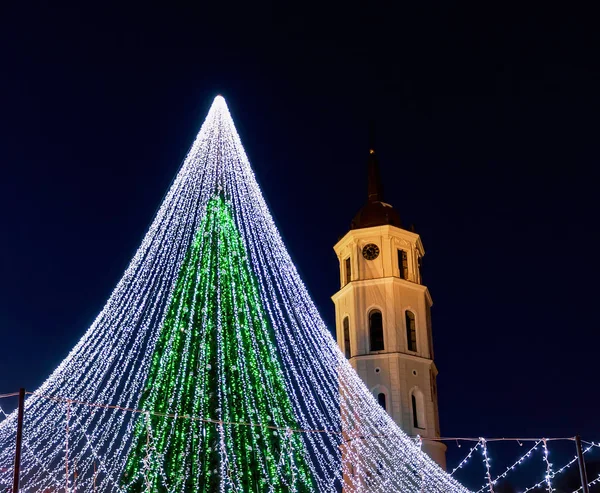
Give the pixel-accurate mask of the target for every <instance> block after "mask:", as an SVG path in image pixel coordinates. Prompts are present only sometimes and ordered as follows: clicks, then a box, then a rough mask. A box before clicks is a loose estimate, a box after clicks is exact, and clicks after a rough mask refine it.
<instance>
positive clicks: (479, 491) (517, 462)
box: [477, 440, 541, 493]
mask: <svg viewBox="0 0 600 493" xmlns="http://www.w3.org/2000/svg"><path fill="white" fill-rule="evenodd" d="M517 442H518V440H517ZM540 442H541V440H538V441H537V442H536V443H535V445H534V446H533V447H531V448H530V449H529V450H528V451H527V452H526V453H525V455H523V456H521V458H520V459H519V460H517V461H516V462H515V463H514V464H513V465H512V466H509V467H507V468H506V471H504V472H503V473H502V474H500V475H499V476H496V478H495V479H494V480H493V483H494V484H496V483H497V482H498V480H500V479H503V478H505V477H506V476H507V475H508V474H509V473H510V472H511V471H513V470H514V469H515V468H516V467H517V466H519V465H521V464H522V463H523V461H525V459H527V458H528V457H529V456H531V454H532V453H533V452H534V451H535V450H537V447H538V445H539V444H540ZM487 487H488V486H487V485H483V486H482V487H481V488H480V489H479V490H478V491H477V493H482V492H483V491H485V489H486V488H487Z"/></svg>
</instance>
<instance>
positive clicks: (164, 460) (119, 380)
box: [0, 97, 466, 493]
mask: <svg viewBox="0 0 600 493" xmlns="http://www.w3.org/2000/svg"><path fill="white" fill-rule="evenodd" d="M15 430H16V415H15V414H14V413H13V414H11V415H10V416H9V417H8V418H6V419H5V420H4V421H2V422H1V423H0V485H4V484H6V485H8V484H10V483H11V472H12V463H13V453H14V440H15V433H16V431H15ZM24 430H25V431H24V445H23V467H22V473H21V485H22V487H21V491H27V492H39V491H65V492H67V491H68V492H71V491H73V492H75V491H103V492H108V491H111V492H112V491H115V492H142V491H148V492H149V491H152V492H163V491H164V492H198V491H199V492H217V491H218V492H222V493H225V492H272V493H276V492H299V493H300V492H308V491H321V492H332V491H338V490H339V489H340V488H342V487H343V491H344V492H370V491H373V492H375V491H386V492H422V491H425V492H448V491H457V492H461V491H466V490H465V489H464V488H463V487H462V486H461V485H460V484H458V483H457V482H455V481H454V480H453V479H452V478H451V477H450V476H448V475H447V474H446V473H445V472H444V471H442V470H441V469H440V468H438V467H437V466H436V465H435V464H434V463H433V462H432V461H431V460H430V459H429V458H428V457H427V456H426V455H425V454H423V453H422V452H421V450H420V449H419V447H418V445H417V444H416V443H415V441H414V440H413V439H411V438H410V437H408V436H406V435H405V434H404V433H403V432H402V431H401V430H400V429H399V428H398V427H397V426H396V425H395V424H394V422H393V421H392V420H391V418H390V417H389V416H388V415H387V414H386V412H385V411H384V410H383V409H382V408H380V407H379V406H378V405H377V403H376V401H375V400H374V398H373V396H372V395H371V394H370V392H369V391H368V389H367V388H366V387H365V386H364V384H363V383H362V381H361V380H360V378H359V377H358V375H357V374H356V373H355V372H354V370H353V369H352V368H351V367H350V365H349V364H348V363H347V362H346V360H345V358H344V356H343V355H342V354H341V353H340V351H339V349H338V348H337V345H336V344H335V341H333V339H332V337H331V335H330V333H329V332H328V330H327V329H326V327H325V326H324V323H323V321H322V319H321V318H320V316H319V314H318V312H317V310H316V308H315V306H314V304H313V302H312V300H311V299H310V297H309V295H308V292H307V290H306V288H305V286H304V285H303V283H302V281H301V279H300V277H299V275H298V273H297V271H296V268H295V267H294V264H293V262H292V261H291V259H290V257H289V254H288V252H287V250H286V249H285V246H284V245H283V242H282V240H281V237H280V235H279V233H278V231H277V228H276V226H275V224H274V222H273V219H272V217H271V215H270V213H269V211H268V208H267V206H266V204H265V201H264V199H263V196H262V194H261V192H260V189H259V187H258V184H257V182H256V179H255V177H254V174H253V172H252V169H251V167H250V164H249V161H248V158H247V157H246V154H245V152H244V149H243V147H242V144H241V142H240V139H239V136H238V134H237V132H236V130H235V127H234V124H233V120H232V119H231V116H230V114H229V111H228V109H227V106H226V104H225V101H224V99H223V98H221V97H217V98H216V99H215V101H214V103H213V105H212V107H211V109H210V111H209V114H208V116H207V118H206V121H205V122H204V124H203V125H202V128H201V129H200V132H199V134H198V136H197V138H196V140H195V142H194V144H193V145H192V147H191V149H190V151H189V153H188V155H187V157H186V159H185V161H184V163H183V165H182V167H181V169H180V171H179V173H178V174H177V176H176V178H175V180H174V182H173V184H172V186H171V188H170V190H169V191H168V193H167V195H166V197H165V199H164V201H163V204H162V205H161V207H160V209H159V211H158V213H157V215H156V217H155V219H154V221H153V223H152V225H151V226H150V229H149V231H148V233H147V234H146V236H145V237H144V240H143V241H142V244H141V246H140V248H139V249H138V251H137V252H136V254H135V256H134V258H133V259H132V261H131V263H130V265H129V267H128V268H127V270H126V271H125V273H124V275H123V278H122V279H121V281H120V282H119V283H118V285H117V286H116V288H115V289H114V291H113V293H112V294H111V296H110V297H109V299H108V301H107V303H106V305H105V306H104V308H103V309H102V311H101V312H100V314H99V315H98V317H97V318H96V320H95V321H94V323H93V324H92V326H91V327H90V328H89V329H88V330H87V332H86V333H85V334H84V336H83V337H82V338H81V340H80V341H79V342H78V343H77V345H76V346H75V347H74V348H73V350H72V351H71V352H70V353H69V354H68V355H67V357H66V358H65V359H64V360H63V362H62V363H61V364H60V365H59V367H58V368H57V369H56V370H55V371H54V372H53V373H52V374H51V375H50V377H49V378H48V379H47V380H46V381H45V382H44V383H43V385H42V386H41V387H40V388H39V389H37V390H36V391H35V392H33V393H32V394H31V395H30V396H29V397H28V399H27V401H26V406H25V424H24Z"/></svg>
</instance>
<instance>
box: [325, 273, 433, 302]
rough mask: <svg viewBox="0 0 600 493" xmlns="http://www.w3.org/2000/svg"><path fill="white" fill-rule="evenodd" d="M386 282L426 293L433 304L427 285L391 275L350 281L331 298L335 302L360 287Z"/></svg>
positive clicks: (426, 296)
mask: <svg viewBox="0 0 600 493" xmlns="http://www.w3.org/2000/svg"><path fill="white" fill-rule="evenodd" d="M385 284H397V285H399V286H403V287H406V288H409V289H413V290H415V291H417V292H419V293H422V294H424V295H425V298H426V299H427V301H428V302H429V306H431V305H433V299H432V298H431V293H430V292H429V289H428V288H427V286H423V285H422V284H417V283H416V282H412V281H407V280H405V279H400V278H399V277H395V276H389V277H379V278H377V279H363V280H357V281H350V282H349V283H348V284H346V285H345V286H343V287H342V288H341V289H340V290H339V291H338V292H337V293H335V294H334V295H333V296H332V297H331V300H332V301H333V302H334V303H335V302H336V301H337V300H338V299H339V298H340V297H342V296H344V295H346V294H347V293H349V292H351V291H354V290H356V289H358V288H362V287H369V286H379V285H385Z"/></svg>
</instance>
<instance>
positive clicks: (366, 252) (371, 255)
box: [362, 243, 379, 260]
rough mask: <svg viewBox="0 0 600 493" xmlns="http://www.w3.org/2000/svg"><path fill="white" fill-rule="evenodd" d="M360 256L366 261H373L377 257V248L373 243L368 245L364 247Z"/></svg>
mask: <svg viewBox="0 0 600 493" xmlns="http://www.w3.org/2000/svg"><path fill="white" fill-rule="evenodd" d="M362 254H363V257H364V258H366V259H367V260H375V259H376V258H377V257H379V247H378V246H377V245H375V244H373V243H369V244H368V245H365V246H364V248H363V251H362Z"/></svg>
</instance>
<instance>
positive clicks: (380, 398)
mask: <svg viewBox="0 0 600 493" xmlns="http://www.w3.org/2000/svg"><path fill="white" fill-rule="evenodd" d="M377 402H378V403H379V405H380V406H381V407H382V408H383V410H384V411H385V410H387V407H386V402H385V394H384V393H383V392H379V394H377Z"/></svg>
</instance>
